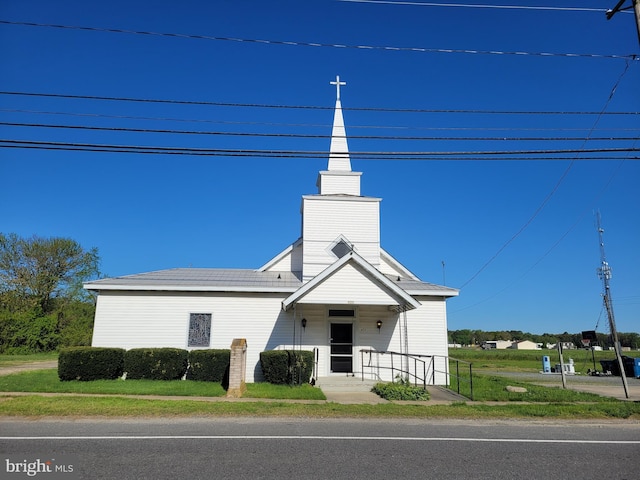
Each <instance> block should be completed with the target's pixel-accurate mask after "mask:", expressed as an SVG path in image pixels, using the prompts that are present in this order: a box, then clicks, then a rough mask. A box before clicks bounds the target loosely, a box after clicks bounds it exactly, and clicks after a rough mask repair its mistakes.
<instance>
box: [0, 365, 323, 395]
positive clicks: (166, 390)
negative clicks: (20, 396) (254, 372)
mask: <svg viewBox="0 0 640 480" xmlns="http://www.w3.org/2000/svg"><path fill="white" fill-rule="evenodd" d="M0 392H42V393H81V394H113V395H164V396H186V397H223V396H225V395H226V393H227V392H226V391H225V390H224V389H223V388H222V386H221V385H220V383H216V382H195V381H191V380H170V381H160V380H95V381H91V382H78V381H70V382H61V381H60V379H59V378H58V373H57V370H56V369H46V370H32V371H27V372H21V373H14V374H12V375H5V376H0ZM244 397H249V398H271V399H298V400H324V399H325V398H326V397H325V396H324V394H323V393H322V391H321V390H320V389H318V388H313V387H312V386H311V385H302V386H299V387H297V386H296V387H291V386H288V385H271V384H268V383H250V384H247V392H246V393H245V395H244Z"/></svg>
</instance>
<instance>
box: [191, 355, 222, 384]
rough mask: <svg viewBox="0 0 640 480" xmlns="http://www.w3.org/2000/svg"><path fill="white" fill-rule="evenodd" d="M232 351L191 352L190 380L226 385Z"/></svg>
mask: <svg viewBox="0 0 640 480" xmlns="http://www.w3.org/2000/svg"><path fill="white" fill-rule="evenodd" d="M230 358H231V351H230V350H191V351H190V352H189V370H188V371H187V379H188V380H197V381H201V382H221V383H225V380H227V376H228V375H229V362H230Z"/></svg>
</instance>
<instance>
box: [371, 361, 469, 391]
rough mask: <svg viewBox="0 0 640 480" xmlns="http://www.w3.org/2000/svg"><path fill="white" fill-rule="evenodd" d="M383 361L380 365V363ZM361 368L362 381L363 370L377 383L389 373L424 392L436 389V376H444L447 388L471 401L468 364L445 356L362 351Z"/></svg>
mask: <svg viewBox="0 0 640 480" xmlns="http://www.w3.org/2000/svg"><path fill="white" fill-rule="evenodd" d="M365 357H366V358H365ZM382 357H384V359H383V361H381V358H382ZM461 364H462V365H463V369H462V370H461V369H460V365H461ZM360 365H362V380H363V381H364V379H365V378H364V376H365V369H369V373H370V374H371V376H372V377H373V378H375V379H378V380H380V379H381V378H382V377H381V375H380V371H381V370H390V371H391V378H392V379H395V378H398V377H400V378H401V379H403V380H405V381H409V382H410V383H412V384H414V385H415V386H419V385H420V386H422V387H423V388H425V389H426V388H427V385H436V375H439V376H444V379H445V384H446V386H447V388H449V389H451V390H454V391H457V393H458V394H459V395H462V396H464V397H467V398H469V399H470V400H473V370H472V366H471V363H470V362H466V361H464V360H459V359H457V358H452V357H448V356H445V355H414V354H410V353H399V352H392V351H381V350H373V349H363V350H360ZM465 365H466V367H465ZM465 386H468V388H465Z"/></svg>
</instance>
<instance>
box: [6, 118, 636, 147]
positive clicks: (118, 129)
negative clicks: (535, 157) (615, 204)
mask: <svg viewBox="0 0 640 480" xmlns="http://www.w3.org/2000/svg"><path fill="white" fill-rule="evenodd" d="M0 125H4V126H9V127H29V128H51V129H68V130H90V131H108V132H128V133H162V134H179V135H211V136H236V137H238V136H239V137H275V138H310V139H311V138H313V139H328V138H331V135H327V134H322V135H318V134H307V133H264V132H230V131H225V132H221V131H203V130H173V129H157V128H133V127H98V126H91V125H59V124H49V123H18V122H0ZM349 138H350V139H357V140H393V141H398V140H407V141H492V142H495V141H497V142H526V141H535V142H542V141H562V142H567V141H574V142H575V141H585V140H591V141H626V140H629V141H635V140H637V139H636V138H635V137H590V138H585V137H443V136H440V137H408V136H389V135H349Z"/></svg>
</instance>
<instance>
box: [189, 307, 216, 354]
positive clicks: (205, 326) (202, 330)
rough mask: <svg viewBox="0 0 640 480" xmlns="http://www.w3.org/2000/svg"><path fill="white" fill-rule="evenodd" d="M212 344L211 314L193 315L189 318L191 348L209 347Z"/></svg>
mask: <svg viewBox="0 0 640 480" xmlns="http://www.w3.org/2000/svg"><path fill="white" fill-rule="evenodd" d="M210 343H211V314H210V313H192V314H190V316H189V343H188V345H189V346H190V347H208V346H209V345H210Z"/></svg>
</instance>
